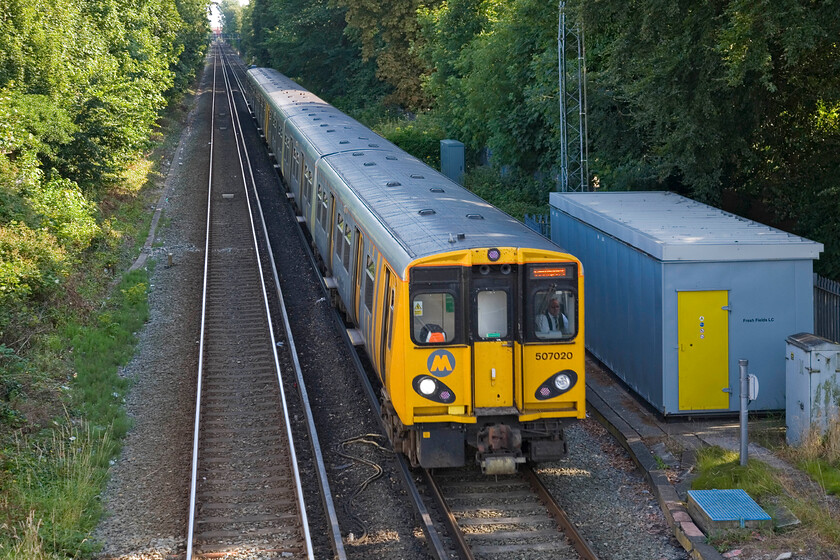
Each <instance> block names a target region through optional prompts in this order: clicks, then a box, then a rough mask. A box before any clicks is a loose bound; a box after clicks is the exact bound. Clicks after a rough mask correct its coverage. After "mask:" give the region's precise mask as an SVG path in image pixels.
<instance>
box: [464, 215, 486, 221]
mask: <svg viewBox="0 0 840 560" xmlns="http://www.w3.org/2000/svg"><path fill="white" fill-rule="evenodd" d="M467 218H469V219H470V220H483V219H484V216H482V215H481V214H467Z"/></svg>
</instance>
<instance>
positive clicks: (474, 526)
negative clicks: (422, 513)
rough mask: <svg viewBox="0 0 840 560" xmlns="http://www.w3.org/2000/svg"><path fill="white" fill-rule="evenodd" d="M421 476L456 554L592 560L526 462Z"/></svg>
mask: <svg viewBox="0 0 840 560" xmlns="http://www.w3.org/2000/svg"><path fill="white" fill-rule="evenodd" d="M423 478H424V481H425V483H426V486H427V487H428V488H429V490H430V492H431V495H432V497H433V499H434V502H435V504H436V506H437V508H438V509H439V510H440V511H441V512H442V516H443V517H444V522H445V523H446V525H447V527H448V534H449V535H450V536H451V537H452V538H453V539H454V542H455V546H456V548H457V549H458V550H457V553H458V555H459V557H460V558H464V559H465V560H472V559H494V558H499V559H501V558H509V557H510V556H511V555H517V556H516V557H517V558H519V557H521V556H520V555H523V554H527V558H529V559H534V560H538V559H541V558H545V559H552V560H560V559H568V560H597V556H596V555H595V553H594V551H593V550H592V548H591V547H590V546H589V544H588V543H587V542H586V540H585V539H584V538H583V537H582V536H581V535H580V533H579V532H578V531H577V529H576V527H575V526H574V525H573V524H572V523H571V522H570V521H569V519H568V517H567V516H566V514H565V512H563V510H562V508H561V507H560V506H559V505H558V504H557V502H556V501H555V500H554V498H553V497H552V496H551V494H550V493H549V492H548V491H547V490H546V489H545V487H544V486H543V485H542V483H541V482H540V481H539V478H538V477H537V476H536V475H535V474H534V472H533V471H532V470H531V469H530V468H528V467H521V471H520V472H519V473H518V474H516V475H506V476H497V477H493V478H490V477H487V476H486V475H483V474H481V472H480V471H479V470H478V469H477V468H462V469H447V470H443V471H436V472H434V473H432V472H429V471H423Z"/></svg>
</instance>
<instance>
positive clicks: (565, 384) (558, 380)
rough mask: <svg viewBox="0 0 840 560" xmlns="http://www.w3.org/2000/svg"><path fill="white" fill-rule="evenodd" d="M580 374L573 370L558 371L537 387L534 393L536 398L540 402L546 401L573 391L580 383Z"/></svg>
mask: <svg viewBox="0 0 840 560" xmlns="http://www.w3.org/2000/svg"><path fill="white" fill-rule="evenodd" d="M578 380H579V379H578V374H577V373H575V370H573V369H564V370H563V371H558V372H555V373H553V374H551V376H549V377H548V378H546V380H545V381H543V383H542V385H540V386H539V387H537V390H536V391H535V392H534V397H535V398H536V399H537V400H538V401H545V400H548V399H553V398H554V397H559V396H560V395H562V394H563V393H566V392H568V391H571V390H572V388H573V387H574V386H575V385H576V384H577V382H578Z"/></svg>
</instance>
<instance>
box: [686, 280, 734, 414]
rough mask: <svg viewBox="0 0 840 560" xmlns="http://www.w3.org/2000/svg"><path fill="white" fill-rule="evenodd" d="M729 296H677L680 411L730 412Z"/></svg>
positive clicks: (720, 292) (720, 293) (721, 292)
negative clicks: (717, 410) (728, 410)
mask: <svg viewBox="0 0 840 560" xmlns="http://www.w3.org/2000/svg"><path fill="white" fill-rule="evenodd" d="M728 304H729V293H728V292H727V291H725V290H712V291H697V292H678V293H677V314H678V319H677V329H678V337H679V409H680V410H716V409H728V408H729V393H728V392H725V390H727V389H728V388H729V311H728Z"/></svg>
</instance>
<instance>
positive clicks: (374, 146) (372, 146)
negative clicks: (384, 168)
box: [368, 144, 379, 148]
mask: <svg viewBox="0 0 840 560" xmlns="http://www.w3.org/2000/svg"><path fill="white" fill-rule="evenodd" d="M368 146H369V147H371V148H378V147H379V144H368Z"/></svg>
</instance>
